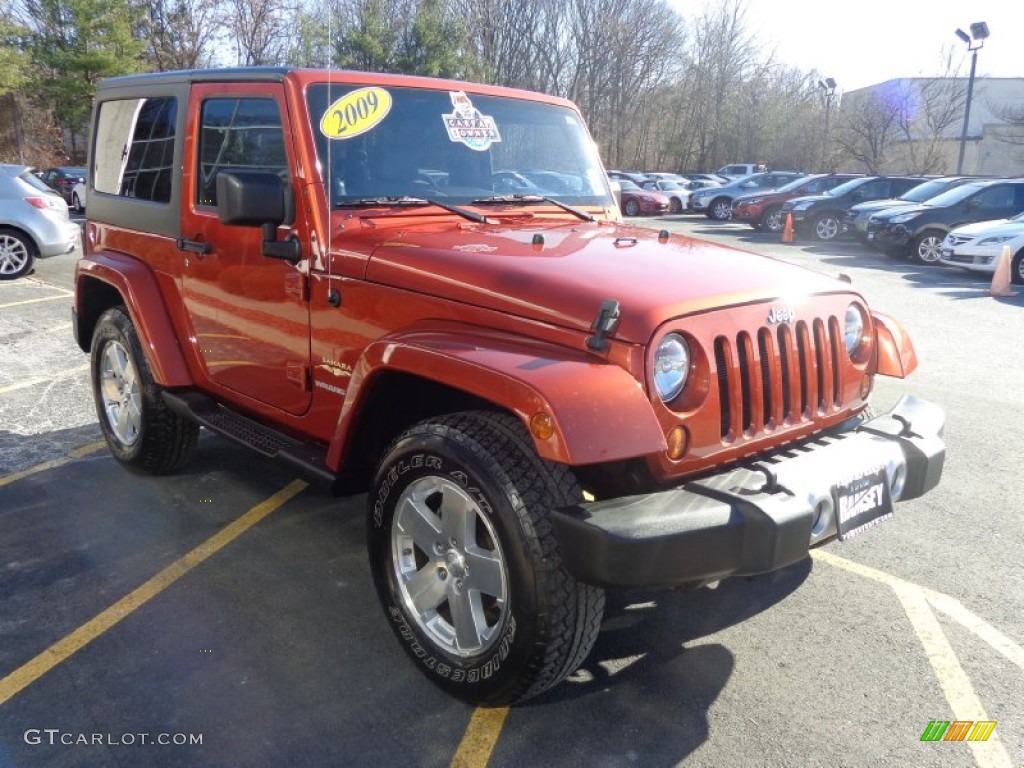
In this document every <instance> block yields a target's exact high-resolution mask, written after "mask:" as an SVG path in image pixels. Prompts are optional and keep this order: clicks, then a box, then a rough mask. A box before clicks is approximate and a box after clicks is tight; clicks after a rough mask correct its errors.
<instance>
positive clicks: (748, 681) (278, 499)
mask: <svg viewBox="0 0 1024 768" xmlns="http://www.w3.org/2000/svg"><path fill="white" fill-rule="evenodd" d="M640 223H641V224H644V225H647V226H653V227H655V228H662V227H665V228H668V229H670V230H671V231H673V232H677V233H681V234H691V235H693V236H695V237H700V238H705V239H710V240H715V241H718V242H722V243H725V244H729V245H732V246H735V247H740V248H744V249H748V250H754V251H757V252H760V253H764V254H766V255H770V256H773V257H776V258H781V259H785V260H788V261H793V262H796V263H800V264H803V265H806V266H808V267H810V268H813V269H818V270H820V271H824V272H828V273H831V274H839V273H844V274H846V275H848V276H849V277H850V278H851V279H852V281H853V285H854V287H855V288H857V289H858V290H860V291H861V292H862V293H863V294H864V295H865V296H866V298H867V299H868V301H869V302H870V303H871V305H872V306H873V307H874V308H876V309H878V310H881V311H884V312H887V313H890V314H892V315H895V316H897V317H899V318H900V319H901V320H902V321H903V322H904V324H905V325H906V326H907V328H908V329H909V331H910V333H911V335H912V337H913V339H914V342H915V345H916V348H917V352H918V355H919V357H920V359H921V366H920V368H919V370H918V371H917V372H915V373H914V375H913V376H912V377H911V378H909V379H907V380H893V379H879V381H878V385H877V388H876V392H875V402H876V409H884V408H887V407H888V406H891V405H892V404H894V403H895V402H896V400H897V399H898V398H899V397H900V396H901V395H903V394H917V395H920V396H922V397H925V398H927V399H929V400H932V401H934V402H936V403H939V404H940V405H942V406H943V407H944V408H945V410H946V414H947V429H946V440H947V444H948V455H947V462H946V470H945V475H944V478H943V482H942V484H941V485H940V486H939V488H938V489H936V490H935V491H933V492H932V493H931V494H929V495H927V496H926V497H924V498H923V499H920V500H918V501H913V502H907V503H905V504H901V505H899V506H898V507H897V510H896V514H895V517H894V519H893V520H891V521H889V522H886V523H885V524H884V525H882V526H880V527H878V528H877V529H876V530H874V531H872V532H870V533H869V534H865V535H863V536H860V537H857V538H855V539H852V540H850V541H848V542H845V543H842V544H839V543H833V544H830V545H828V546H826V547H825V548H823V549H820V550H816V552H815V555H814V557H813V558H811V559H809V560H806V561H804V562H803V563H800V564H798V565H796V566H794V567H792V568H790V569H787V570H786V571H783V572H780V573H777V574H774V575H770V576H764V577H756V578H752V579H733V580H728V581H725V582H722V583H721V584H720V585H718V586H717V588H715V589H702V590H697V591H692V592H681V591H658V592H642V593H626V594H615V595H612V596H610V598H609V609H608V612H607V615H606V620H605V623H604V625H603V628H602V632H601V635H600V637H599V639H598V642H597V645H596V647H595V649H594V652H593V653H592V655H591V656H590V658H589V659H588V660H587V661H586V663H585V665H584V667H583V668H582V669H581V670H580V671H579V672H577V673H576V674H575V675H574V676H573V677H572V679H571V680H570V681H568V682H566V683H564V684H563V685H561V686H559V687H557V688H556V689H554V690H553V691H550V692H549V693H547V694H545V695H544V696H542V697H540V698H538V699H535V700H533V701H531V702H529V703H528V704H526V705H524V706H521V707H514V708H511V709H497V710H474V709H473V708H471V707H468V706H465V705H463V704H460V703H458V702H455V701H453V700H452V699H450V698H448V697H447V696H445V695H444V694H443V693H441V692H440V691H439V690H438V689H436V688H435V687H434V686H433V685H432V684H431V683H430V682H429V681H428V680H426V679H425V678H424V677H423V676H422V675H421V674H420V673H419V672H418V671H417V670H416V669H415V668H414V667H413V666H412V665H411V664H410V663H409V662H408V660H407V658H406V656H405V654H404V653H403V651H402V649H401V648H400V647H399V645H398V643H397V642H396V641H395V639H394V637H393V635H392V633H391V631H390V629H389V628H388V627H387V625H386V623H385V619H384V617H383V615H382V612H381V610H380V608H379V606H378V603H377V599H376V596H375V594H374V593H373V588H372V583H371V578H370V575H369V572H368V566H367V562H366V554H365V548H364V545H363V528H364V523H363V509H364V499H363V498H362V497H358V498H355V499H345V500H338V499H334V498H332V497H330V496H329V495H328V494H327V493H326V491H325V490H324V489H323V488H322V487H319V486H317V485H315V484H312V485H307V484H306V483H305V482H303V481H302V480H299V479H298V478H296V477H295V476H294V475H293V474H291V473H290V472H289V471H288V470H286V469H283V468H281V467H279V466H276V465H273V464H269V463H266V462H263V461H262V460H260V459H258V458H255V457H254V456H253V455H252V454H249V453H248V452H246V451H244V450H243V449H241V448H237V447H235V446H233V445H230V444H228V443H227V442H225V441H223V440H219V439H216V438H213V437H209V436H204V438H203V439H202V440H201V443H200V446H201V447H200V451H199V455H198V457H197V459H196V461H194V462H193V463H192V465H191V466H190V468H189V469H188V470H186V471H185V472H183V473H180V474H178V475H175V476H172V477H165V478H152V477H145V476H140V475H135V474H132V473H130V472H127V471H125V470H124V469H122V468H121V467H120V466H119V465H118V464H117V463H116V462H115V461H114V460H113V459H112V458H110V456H109V455H108V454H107V453H106V450H105V449H104V448H103V446H102V445H101V444H100V443H99V440H100V433H99V429H98V428H97V426H96V415H95V412H94V410H93V406H92V399H91V394H90V391H89V386H88V382H87V371H86V365H87V357H86V355H85V354H83V353H82V352H81V351H80V350H79V349H78V348H77V347H76V346H75V345H74V342H73V341H72V339H71V322H70V306H71V287H72V272H73V266H74V255H68V256H64V257H58V258H54V259H45V260H41V261H39V262H37V266H36V270H35V273H34V274H33V275H32V276H30V277H29V278H26V279H22V280H18V281H14V282H10V283H0V530H3V532H4V534H3V536H0V767H2V768H7V766H37V765H47V766H62V767H63V766H90V767H93V766H125V765H146V766H178V765H180V766H242V765H244V766H281V765H290V766H325V765H370V764H373V765H402V766H443V765H491V766H524V765H566V766H588V768H589V767H590V766H622V765H640V766H670V765H686V766H727V765H750V766H797V765H799V766H861V765H873V766H893V767H894V768H895V767H896V766H899V767H901V768H902V767H903V766H911V765H913V766H972V765H977V766H982V767H983V768H989V767H993V768H996V767H1000V766H1011V765H1024V707H1022V704H1021V702H1024V648H1022V638H1024V568H1022V554H1021V553H1022V552H1024V525H1022V521H1024V501H1022V500H1021V496H1020V493H1019V489H1018V487H1017V486H1016V481H1017V480H1018V479H1019V477H1020V475H1021V466H1022V464H1021V456H1024V363H1022V362H1021V342H1020V336H1021V328H1024V322H1022V321H1024V296H1022V295H1018V296H1016V297H1013V298H993V297H991V296H989V295H988V293H987V288H988V281H986V280H981V279H979V278H976V277H972V276H970V275H967V274H963V273H959V272H954V271H947V270H944V269H937V268H920V267H913V266H911V265H909V264H906V263H902V262H894V261H891V260H889V259H887V258H885V257H884V256H881V255H876V254H873V253H871V252H868V251H866V250H864V249H863V248H861V247H859V246H857V245H854V244H852V243H842V242H840V243H835V244H830V245H817V244H811V243H809V242H798V243H796V244H793V245H783V244H781V243H780V242H779V239H778V236H770V235H762V234H759V233H756V232H754V231H753V230H751V229H750V228H749V227H745V226H743V225H740V224H732V223H718V222H712V221H710V220H708V219H705V218H704V217H696V218H695V217H692V216H667V217H662V218H661V219H651V220H642V221H641V222H640ZM1022 293H1024V292H1022ZM933 720H940V721H956V720H960V721H967V720H970V721H995V722H996V727H995V729H994V731H992V735H991V737H990V738H989V740H988V741H984V742H941V741H940V742H922V741H921V736H922V734H923V732H924V731H925V729H926V727H927V726H928V725H929V723H930V722H931V721H933Z"/></svg>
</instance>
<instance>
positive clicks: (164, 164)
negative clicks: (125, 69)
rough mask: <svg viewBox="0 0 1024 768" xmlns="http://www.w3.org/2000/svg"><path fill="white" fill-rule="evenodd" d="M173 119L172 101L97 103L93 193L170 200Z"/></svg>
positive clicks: (174, 104) (174, 105)
mask: <svg viewBox="0 0 1024 768" xmlns="http://www.w3.org/2000/svg"><path fill="white" fill-rule="evenodd" d="M177 115H178V100H177V99H175V98H173V97H164V98H155V99H122V100H117V101H105V102H103V103H102V104H100V113H99V119H98V120H97V124H96V136H97V139H96V147H95V149H94V152H93V168H92V174H93V186H94V187H95V189H96V191H97V192H106V193H108V194H112V195H120V196H121V197H133V198H137V199H140V200H150V201H152V202H156V203H167V202H170V200H171V174H172V172H173V170H174V134H175V121H176V118H177Z"/></svg>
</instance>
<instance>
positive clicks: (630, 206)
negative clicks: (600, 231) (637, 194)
mask: <svg viewBox="0 0 1024 768" xmlns="http://www.w3.org/2000/svg"><path fill="white" fill-rule="evenodd" d="M625 209H626V215H627V216H639V215H640V203H638V202H637V201H636V200H627V201H626V205H625Z"/></svg>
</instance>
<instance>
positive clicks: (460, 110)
mask: <svg viewBox="0 0 1024 768" xmlns="http://www.w3.org/2000/svg"><path fill="white" fill-rule="evenodd" d="M448 95H449V96H450V97H451V99H452V113H451V114H450V115H445V114H442V115H441V117H443V118H444V127H445V128H446V129H447V130H448V138H449V139H450V140H452V141H455V142H458V143H459V144H465V145H466V146H467V147H469V148H470V149H475V150H476V151H477V152H483V151H484V150H485V149H487V148H488V147H490V146H491V144H493V143H494V142H496V141H501V134H500V133H498V124H497V123H495V122H494V118H493V117H489V116H488V115H482V114H480V110H478V109H476V108H475V107H474V106H473V102H472V101H470V100H469V96H467V95H466V93H465V91H449V92H448Z"/></svg>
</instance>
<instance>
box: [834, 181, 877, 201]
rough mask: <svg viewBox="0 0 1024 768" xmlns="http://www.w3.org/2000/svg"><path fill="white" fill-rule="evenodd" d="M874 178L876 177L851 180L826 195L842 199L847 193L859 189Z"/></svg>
mask: <svg viewBox="0 0 1024 768" xmlns="http://www.w3.org/2000/svg"><path fill="white" fill-rule="evenodd" d="M874 178H876V177H875V176H862V177H860V178H857V179H850V180H849V181H847V182H846V183H844V184H840V185H839V186H838V187H832V189H830V190H829V191H828V192H826V193H825V194H826V195H831V196H832V197H842V196H843V195H845V194H846V193H847V192H852V191H853V190H855V189H856V188H857V187H859V186H862V185H863V184H866V183H867V182H869V181H871V180H872V179H874Z"/></svg>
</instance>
